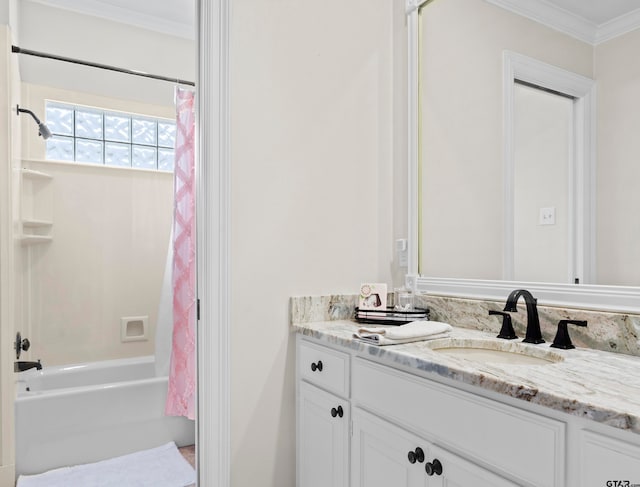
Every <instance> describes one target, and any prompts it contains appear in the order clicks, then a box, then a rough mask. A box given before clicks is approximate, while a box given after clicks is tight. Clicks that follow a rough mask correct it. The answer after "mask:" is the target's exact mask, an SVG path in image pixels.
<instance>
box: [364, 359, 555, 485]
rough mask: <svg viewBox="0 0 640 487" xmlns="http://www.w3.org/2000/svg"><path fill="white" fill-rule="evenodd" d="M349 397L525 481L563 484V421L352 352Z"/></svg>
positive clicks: (518, 479)
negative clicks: (363, 357) (354, 354)
mask: <svg viewBox="0 0 640 487" xmlns="http://www.w3.org/2000/svg"><path fill="white" fill-rule="evenodd" d="M352 381H353V383H352V396H351V397H352V403H353V404H354V405H357V406H360V407H363V408H366V409H368V410H370V411H372V412H374V413H377V414H379V415H380V416H384V417H386V418H388V419H389V420H391V421H392V422H395V423H396V424H398V425H400V426H403V427H405V428H407V429H409V430H410V431H413V432H415V433H417V434H421V435H423V436H424V437H425V438H426V439H428V440H429V441H431V442H433V443H434V444H436V445H440V446H442V447H443V448H446V449H451V450H453V451H455V452H456V453H457V454H459V455H460V456H462V457H464V458H466V459H469V460H471V461H474V462H476V463H479V464H484V465H486V466H489V467H490V468H491V470H493V471H495V472H502V473H503V474H506V475H507V476H510V477H513V478H515V479H517V481H518V482H519V483H524V484H525V485H532V486H533V485H535V486H536V487H562V486H563V484H564V469H565V453H564V452H565V424H564V423H562V422H560V421H556V420H553V419H549V418H546V417H541V416H539V415H536V414H532V413H528V412H526V411H522V410H520V409H517V408H514V407H511V406H506V405H504V404H500V403H498V402H496V401H492V400H489V399H486V398H483V397H480V396H476V395H475V394H471V393H468V392H464V391H460V390H457V389H454V388H452V387H448V386H445V385H442V384H439V383H436V382H433V381H430V380H428V379H424V378H422V377H417V376H413V375H411V374H408V373H406V372H400V371H397V370H394V369H392V368H390V367H386V366H383V365H380V364H377V363H373V362H370V361H368V360H364V359H360V358H356V359H354V361H353V371H352Z"/></svg>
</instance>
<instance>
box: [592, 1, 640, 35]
mask: <svg viewBox="0 0 640 487" xmlns="http://www.w3.org/2000/svg"><path fill="white" fill-rule="evenodd" d="M636 29H640V8H638V9H636V10H633V11H631V12H629V13H628V14H625V15H621V16H620V17H617V18H615V19H613V20H610V21H609V22H605V23H604V24H600V25H599V26H598V31H597V32H596V39H595V44H601V43H603V42H606V41H609V40H611V39H613V38H614V37H618V36H621V35H623V34H626V33H627V32H631V31H633V30H636Z"/></svg>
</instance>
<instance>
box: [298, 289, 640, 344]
mask: <svg viewBox="0 0 640 487" xmlns="http://www.w3.org/2000/svg"><path fill="white" fill-rule="evenodd" d="M392 299H393V298H392V297H391V296H389V302H392ZM356 303H357V295H332V296H312V297H294V298H291V301H290V316H291V322H292V323H306V322H316V321H333V320H347V319H351V318H352V317H353V313H354V308H355V306H356ZM416 304H417V306H419V307H428V308H429V309H430V310H431V319H432V320H437V321H444V322H447V323H451V324H452V325H454V326H459V327H463V328H471V329H476V330H483V331H489V332H495V333H496V334H498V332H499V331H500V326H501V324H502V318H501V317H500V316H489V310H499V311H501V310H502V309H503V308H504V302H503V301H501V302H498V301H484V300H473V299H461V298H451V297H442V296H429V295H423V296H419V297H418V299H417V303H416ZM538 314H539V316H540V327H541V329H542V335H543V337H544V339H545V340H546V341H547V342H552V341H553V338H554V336H555V334H556V330H557V326H558V321H560V320H567V319H570V320H586V321H587V323H588V326H587V327H586V328H583V327H577V326H572V325H569V334H570V336H571V340H572V341H573V343H574V345H576V346H577V347H585V348H593V349H598V350H604V351H606V352H617V353H625V354H629V355H637V356H640V315H638V314H627V313H610V312H601V311H588V310H580V309H571V308H556V307H549V306H538ZM511 317H512V320H513V326H514V328H515V330H516V333H517V334H518V336H520V337H524V332H525V328H526V319H527V313H526V309H525V306H524V304H520V305H518V312H517V313H511Z"/></svg>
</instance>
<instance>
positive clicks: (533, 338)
mask: <svg viewBox="0 0 640 487" xmlns="http://www.w3.org/2000/svg"><path fill="white" fill-rule="evenodd" d="M520 296H522V297H523V298H524V302H525V304H526V306H527V332H526V334H525V338H524V340H522V341H523V342H525V343H544V340H543V339H542V332H541V331H540V318H539V317H538V306H537V303H538V300H537V299H536V298H534V297H533V296H532V295H531V293H530V292H529V291H527V290H526V289H516V290H515V291H512V292H511V294H509V297H508V298H507V304H506V305H505V307H504V310H505V311H512V312H517V311H518V308H517V303H518V299H520Z"/></svg>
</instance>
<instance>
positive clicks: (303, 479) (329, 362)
mask: <svg viewBox="0 0 640 487" xmlns="http://www.w3.org/2000/svg"><path fill="white" fill-rule="evenodd" d="M349 360H350V357H349V355H348V354H346V353H343V352H339V351H336V350H333V349H330V348H327V347H323V346H320V345H317V344H315V343H310V342H306V341H300V340H299V341H298V347H297V377H298V379H297V391H298V392H297V396H298V397H297V401H298V404H297V449H296V450H297V464H298V468H297V485H298V486H304V487H348V485H349V437H350V429H351V408H350V405H349V400H348V395H349Z"/></svg>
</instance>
